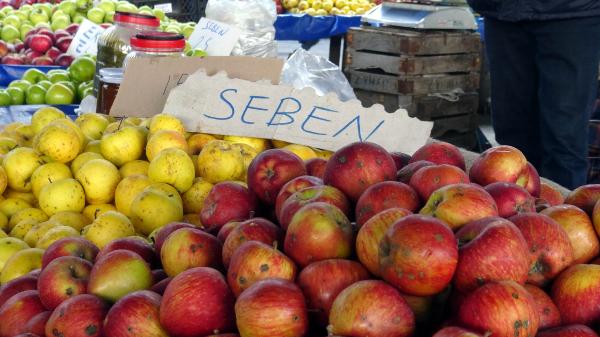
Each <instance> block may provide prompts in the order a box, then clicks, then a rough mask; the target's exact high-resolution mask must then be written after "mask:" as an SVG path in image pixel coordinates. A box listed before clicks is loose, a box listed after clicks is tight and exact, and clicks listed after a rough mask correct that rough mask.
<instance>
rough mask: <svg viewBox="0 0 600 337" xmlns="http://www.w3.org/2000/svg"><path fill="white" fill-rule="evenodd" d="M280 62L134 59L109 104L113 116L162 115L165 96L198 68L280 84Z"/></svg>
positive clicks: (244, 58)
mask: <svg viewBox="0 0 600 337" xmlns="http://www.w3.org/2000/svg"><path fill="white" fill-rule="evenodd" d="M282 67H283V61H282V60H279V59H268V58H255V57H243V56H236V57H233V56H228V57H203V58H200V57H181V58H178V57H161V58H134V59H131V61H129V62H128V63H127V68H126V69H125V73H124V78H123V83H121V87H120V88H119V92H118V94H117V97H116V99H115V102H114V103H113V105H112V108H111V110H110V114H111V115H113V116H136V117H152V116H154V115H156V114H159V113H161V112H162V110H163V107H164V105H165V102H166V100H167V96H168V95H169V92H170V91H171V89H173V88H174V87H176V86H178V85H181V84H182V83H184V82H185V80H186V79H187V78H188V75H189V74H193V73H194V72H196V71H197V70H198V69H205V71H206V72H207V73H208V74H210V75H213V74H216V73H217V72H218V71H226V72H227V73H228V74H231V75H232V76H235V77H237V78H241V79H245V80H249V81H258V80H263V79H265V80H269V81H271V82H272V83H275V84H277V83H279V76H280V74H281V68H282Z"/></svg>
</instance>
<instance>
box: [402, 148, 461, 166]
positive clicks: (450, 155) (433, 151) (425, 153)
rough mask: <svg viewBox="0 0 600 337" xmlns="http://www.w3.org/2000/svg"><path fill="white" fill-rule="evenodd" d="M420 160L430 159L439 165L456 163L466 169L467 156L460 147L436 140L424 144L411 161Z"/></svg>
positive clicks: (455, 164)
mask: <svg viewBox="0 0 600 337" xmlns="http://www.w3.org/2000/svg"><path fill="white" fill-rule="evenodd" d="M419 160H426V161H430V162H432V163H434V164H438V165H441V164H448V165H454V166H456V167H458V168H460V169H461V170H463V171H464V170H465V158H464V156H463V155H462V153H461V152H460V150H459V148H458V147H456V146H454V145H452V144H450V143H446V142H435V143H429V144H426V145H424V146H422V147H421V148H420V149H418V150H417V152H415V153H414V154H413V155H412V157H411V158H410V161H409V163H414V162H417V161H419Z"/></svg>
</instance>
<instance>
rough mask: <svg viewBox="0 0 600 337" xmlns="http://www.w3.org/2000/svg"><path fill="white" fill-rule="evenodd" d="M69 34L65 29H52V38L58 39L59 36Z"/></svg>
mask: <svg viewBox="0 0 600 337" xmlns="http://www.w3.org/2000/svg"><path fill="white" fill-rule="evenodd" d="M64 36H71V33H69V32H67V31H66V30H65V29H57V30H55V31H54V38H55V39H56V41H58V40H59V39H60V38H61V37H64Z"/></svg>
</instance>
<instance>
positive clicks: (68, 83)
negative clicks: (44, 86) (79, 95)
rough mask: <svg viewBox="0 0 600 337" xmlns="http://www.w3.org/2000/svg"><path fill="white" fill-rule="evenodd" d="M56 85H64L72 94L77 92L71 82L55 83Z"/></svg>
mask: <svg viewBox="0 0 600 337" xmlns="http://www.w3.org/2000/svg"><path fill="white" fill-rule="evenodd" d="M56 84H62V85H64V86H65V87H67V88H69V89H71V91H72V92H73V93H76V92H77V86H75V84H73V82H71V81H60V82H57V83H56Z"/></svg>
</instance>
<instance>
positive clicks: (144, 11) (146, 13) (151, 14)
mask: <svg viewBox="0 0 600 337" xmlns="http://www.w3.org/2000/svg"><path fill="white" fill-rule="evenodd" d="M138 14H143V15H150V16H154V13H152V11H151V10H147V9H141V10H138Z"/></svg>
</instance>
